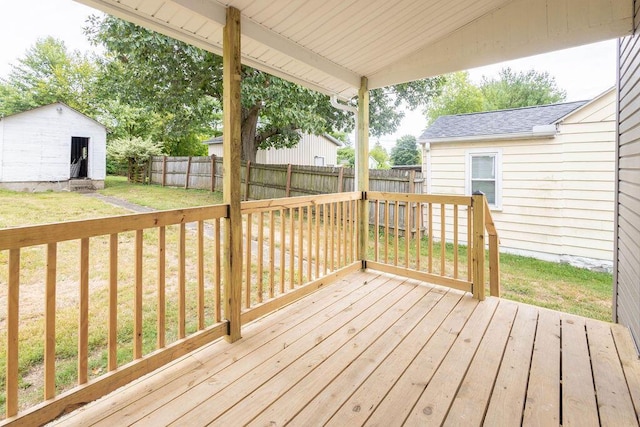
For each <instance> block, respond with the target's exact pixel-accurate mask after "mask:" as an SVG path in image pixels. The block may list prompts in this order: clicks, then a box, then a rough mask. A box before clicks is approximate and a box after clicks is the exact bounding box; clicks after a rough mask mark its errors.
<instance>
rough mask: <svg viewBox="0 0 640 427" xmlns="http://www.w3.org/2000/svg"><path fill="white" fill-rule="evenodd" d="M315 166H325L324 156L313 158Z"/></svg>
mask: <svg viewBox="0 0 640 427" xmlns="http://www.w3.org/2000/svg"><path fill="white" fill-rule="evenodd" d="M313 165H314V166H324V157H322V156H315V157H314V158H313Z"/></svg>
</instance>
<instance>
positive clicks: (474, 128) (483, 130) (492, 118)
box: [419, 101, 589, 142]
mask: <svg viewBox="0 0 640 427" xmlns="http://www.w3.org/2000/svg"><path fill="white" fill-rule="evenodd" d="M587 103H589V101H575V102H564V103H559V104H550V105H538V106H533V107H524V108H513V109H508V110H497V111H485V112H481V113H468V114H456V115H450V116H440V117H438V118H437V119H436V121H434V122H433V124H432V125H431V126H429V127H428V128H427V129H426V130H425V131H424V133H423V134H422V135H421V136H420V138H419V139H420V141H425V142H429V141H433V140H434V139H451V138H464V137H474V136H490V135H508V134H525V133H531V132H532V131H533V130H534V128H537V127H538V126H545V125H551V124H555V123H557V122H558V121H560V120H561V119H563V118H564V117H565V116H567V115H568V114H570V113H571V112H573V111H575V110H577V109H578V108H580V107H582V106H583V105H585V104H587Z"/></svg>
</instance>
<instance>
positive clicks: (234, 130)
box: [222, 7, 242, 342]
mask: <svg viewBox="0 0 640 427" xmlns="http://www.w3.org/2000/svg"><path fill="white" fill-rule="evenodd" d="M240 53H241V51H240V11H239V10H238V9H236V8H233V7H229V8H227V21H226V24H225V26H224V36H223V56H222V63H223V103H222V105H223V117H224V119H223V123H224V128H223V129H224V133H223V138H224V140H223V157H222V159H223V173H222V177H223V197H224V203H225V204H227V205H228V206H229V213H228V215H227V218H225V228H224V230H225V232H224V247H225V250H226V251H227V254H226V256H225V257H224V280H223V283H224V317H225V320H226V321H227V322H229V325H228V329H227V332H228V334H227V336H226V339H227V341H229V342H234V341H237V340H239V339H240V338H241V333H240V327H241V324H242V322H241V318H240V311H241V306H240V303H241V301H240V300H241V298H242V214H241V212H240V156H241V153H242V144H241V142H242V140H241V127H240V118H241V113H242V111H241V104H240V83H241V79H242V77H241V69H240V67H241V64H240Z"/></svg>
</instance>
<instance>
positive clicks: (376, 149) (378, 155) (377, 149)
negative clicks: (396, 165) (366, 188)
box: [369, 141, 391, 169]
mask: <svg viewBox="0 0 640 427" xmlns="http://www.w3.org/2000/svg"><path fill="white" fill-rule="evenodd" d="M369 156H370V157H371V158H372V159H373V160H375V161H376V164H377V166H376V169H391V165H390V164H389V154H388V153H387V150H385V149H384V147H383V146H382V145H380V141H377V142H376V144H375V145H374V146H373V148H372V149H371V150H370V151H369Z"/></svg>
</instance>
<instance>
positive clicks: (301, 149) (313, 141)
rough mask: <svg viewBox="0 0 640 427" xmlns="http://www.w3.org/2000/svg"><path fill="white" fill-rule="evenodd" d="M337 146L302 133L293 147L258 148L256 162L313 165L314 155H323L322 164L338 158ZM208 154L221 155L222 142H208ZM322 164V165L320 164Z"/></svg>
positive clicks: (329, 163) (333, 162)
mask: <svg viewBox="0 0 640 427" xmlns="http://www.w3.org/2000/svg"><path fill="white" fill-rule="evenodd" d="M338 148H339V147H338V146H337V145H336V144H335V143H333V142H332V141H331V140H329V139H327V138H325V137H324V136H317V135H309V134H303V135H302V137H301V138H300V142H299V143H298V145H296V146H295V147H293V148H280V149H273V148H271V149H268V150H258V152H257V153H256V163H261V164H269V165H286V164H292V165H310V166H314V165H315V157H316V156H319V157H324V166H333V165H335V164H336V163H337V160H338ZM209 155H210V156H211V155H216V156H219V157H220V156H222V144H219V143H218V144H209ZM320 166H322V165H320Z"/></svg>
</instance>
